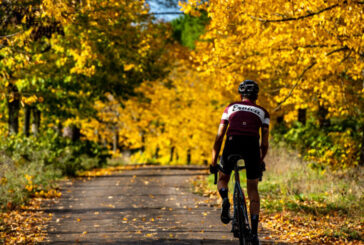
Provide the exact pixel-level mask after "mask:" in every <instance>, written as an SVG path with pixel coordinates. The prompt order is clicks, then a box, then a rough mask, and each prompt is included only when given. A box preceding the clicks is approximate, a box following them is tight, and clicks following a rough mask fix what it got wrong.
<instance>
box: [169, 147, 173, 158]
mask: <svg viewBox="0 0 364 245" xmlns="http://www.w3.org/2000/svg"><path fill="white" fill-rule="evenodd" d="M173 154H174V146H172V147H171V155H170V157H169V162H172V161H173Z"/></svg>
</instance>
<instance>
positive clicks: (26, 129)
mask: <svg viewBox="0 0 364 245" xmlns="http://www.w3.org/2000/svg"><path fill="white" fill-rule="evenodd" d="M31 112H32V109H31V108H30V106H28V105H26V106H25V107H24V135H25V136H26V137H29V133H30V117H31Z"/></svg>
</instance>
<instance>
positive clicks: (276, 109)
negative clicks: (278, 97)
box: [273, 62, 317, 111]
mask: <svg viewBox="0 0 364 245" xmlns="http://www.w3.org/2000/svg"><path fill="white" fill-rule="evenodd" d="M316 64H317V63H316V62H313V63H311V65H309V66H307V67H306V68H305V69H304V70H303V71H302V73H301V75H300V76H299V77H298V80H297V82H296V83H295V84H294V85H293V87H292V88H291V90H290V91H289V93H288V95H287V96H286V97H285V98H284V99H283V100H282V101H281V102H279V103H278V105H277V107H276V108H274V110H273V111H278V110H279V109H280V108H281V105H282V104H283V103H284V102H286V101H287V100H288V98H289V97H291V95H292V93H293V90H294V89H295V88H296V87H297V85H298V84H299V83H300V82H301V81H302V80H303V76H304V75H305V73H306V72H307V71H308V70H310V69H311V68H312V67H313V66H314V65H316Z"/></svg>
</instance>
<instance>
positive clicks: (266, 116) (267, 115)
mask: <svg viewBox="0 0 364 245" xmlns="http://www.w3.org/2000/svg"><path fill="white" fill-rule="evenodd" d="M269 123H270V116H269V113H268V112H267V111H266V110H265V109H264V119H263V126H266V127H269Z"/></svg>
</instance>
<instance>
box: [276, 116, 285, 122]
mask: <svg viewBox="0 0 364 245" xmlns="http://www.w3.org/2000/svg"><path fill="white" fill-rule="evenodd" d="M282 123H284V117H283V116H279V117H277V124H282Z"/></svg>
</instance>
